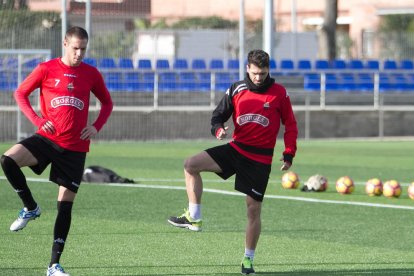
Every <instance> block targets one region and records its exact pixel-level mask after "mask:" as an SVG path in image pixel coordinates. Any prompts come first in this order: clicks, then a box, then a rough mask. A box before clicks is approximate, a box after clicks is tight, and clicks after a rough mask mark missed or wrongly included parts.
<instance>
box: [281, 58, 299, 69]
mask: <svg viewBox="0 0 414 276" xmlns="http://www.w3.org/2000/svg"><path fill="white" fill-rule="evenodd" d="M280 69H281V70H293V69H295V64H294V63H293V60H291V59H282V60H281V61H280Z"/></svg>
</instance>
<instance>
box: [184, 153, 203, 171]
mask: <svg viewBox="0 0 414 276" xmlns="http://www.w3.org/2000/svg"><path fill="white" fill-rule="evenodd" d="M194 161H195V160H194V157H189V158H187V159H186V160H185V161H184V170H185V171H186V172H187V173H189V174H194V173H199V172H200V171H199V170H198V168H197V165H196V164H195V162H194Z"/></svg>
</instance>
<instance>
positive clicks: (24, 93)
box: [14, 65, 48, 128]
mask: <svg viewBox="0 0 414 276" xmlns="http://www.w3.org/2000/svg"><path fill="white" fill-rule="evenodd" d="M41 82H42V69H41V67H40V66H39V65H38V66H37V67H36V68H35V69H34V70H33V71H32V72H31V73H30V74H29V75H28V76H27V78H26V79H25V80H24V81H23V82H22V83H21V84H20V85H19V87H18V88H17V89H16V91H15V92H14V99H15V100H16V103H17V105H18V106H19V108H20V110H21V111H22V112H23V114H24V115H25V116H26V117H27V118H28V119H29V120H30V122H32V124H33V125H35V126H37V127H38V128H40V127H42V126H43V125H44V124H45V123H46V122H47V121H48V120H47V119H46V118H42V117H40V116H39V115H38V114H37V113H36V112H35V111H34V109H33V107H32V105H31V103H30V101H29V95H30V94H31V93H32V92H33V91H34V90H36V89H37V88H40V86H41Z"/></svg>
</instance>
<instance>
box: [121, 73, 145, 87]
mask: <svg viewBox="0 0 414 276" xmlns="http://www.w3.org/2000/svg"><path fill="white" fill-rule="evenodd" d="M124 80H125V90H126V91H130V92H135V91H139V90H140V83H141V80H140V73H138V72H126V73H125V74H124Z"/></svg>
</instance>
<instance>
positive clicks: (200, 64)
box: [191, 58, 207, 70]
mask: <svg viewBox="0 0 414 276" xmlns="http://www.w3.org/2000/svg"><path fill="white" fill-rule="evenodd" d="M191 68H192V69H195V70H198V69H199V70H204V69H206V68H207V66H206V62H205V60H204V59H201V58H196V59H193V61H192V63H191Z"/></svg>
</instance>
